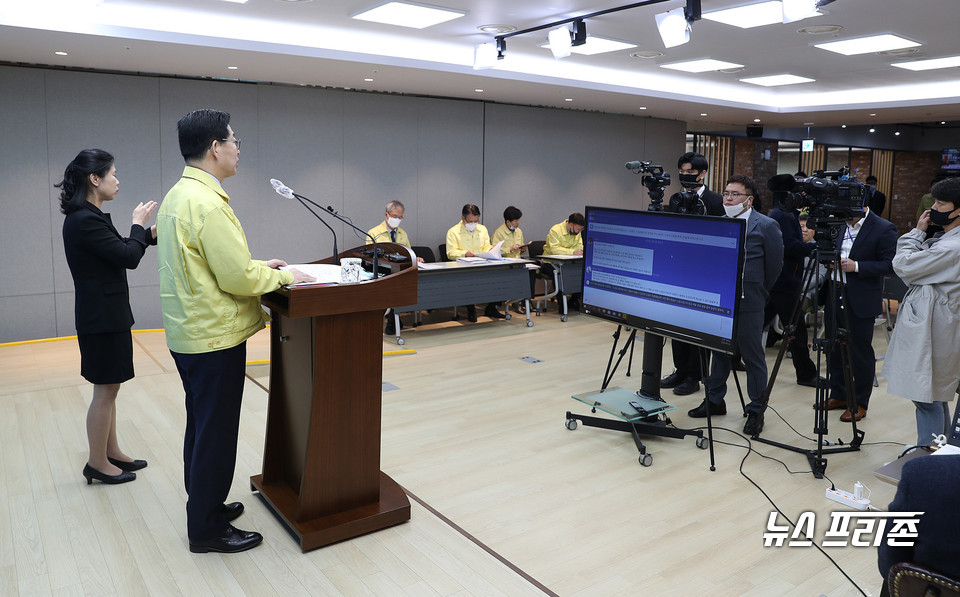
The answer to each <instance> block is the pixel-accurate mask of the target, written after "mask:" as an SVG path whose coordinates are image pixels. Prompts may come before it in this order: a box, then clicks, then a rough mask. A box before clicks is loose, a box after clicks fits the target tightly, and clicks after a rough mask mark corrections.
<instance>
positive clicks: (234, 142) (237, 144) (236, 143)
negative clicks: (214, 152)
mask: <svg viewBox="0 0 960 597" xmlns="http://www.w3.org/2000/svg"><path fill="white" fill-rule="evenodd" d="M219 141H220V142H221V143H223V142H226V141H230V142H232V143H233V144H235V145H236V146H237V149H238V150H239V149H240V139H236V138H235V139H219Z"/></svg>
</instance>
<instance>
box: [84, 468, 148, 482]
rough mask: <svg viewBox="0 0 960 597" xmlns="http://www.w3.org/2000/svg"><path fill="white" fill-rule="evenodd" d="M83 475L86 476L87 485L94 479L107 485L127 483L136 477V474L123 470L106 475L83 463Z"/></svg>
mask: <svg viewBox="0 0 960 597" xmlns="http://www.w3.org/2000/svg"><path fill="white" fill-rule="evenodd" d="M83 476H84V477H86V478H87V485H90V484H92V483H93V480H94V479H96V480H97V481H100V482H101V483H105V484H107V485H119V484H120V483H128V482H130V481H133V480H134V479H136V478H137V474H136V473H132V472H130V471H123V472H122V473H120V474H119V475H107V474H105V473H101V472H100V471H98V470H97V469H95V468H93V467H92V466H90V465H89V464H85V465H83Z"/></svg>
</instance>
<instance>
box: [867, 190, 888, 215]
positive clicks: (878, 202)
mask: <svg viewBox="0 0 960 597" xmlns="http://www.w3.org/2000/svg"><path fill="white" fill-rule="evenodd" d="M867 201H868V203H867V207H869V208H870V211H872V212H873V213H874V215H877V216H880V217H881V218H882V217H883V208H885V207H886V206H887V196H886V195H884V194H883V193H881V192H880V191H874V192H873V196H871V197H870V198H869V199H868V200H867Z"/></svg>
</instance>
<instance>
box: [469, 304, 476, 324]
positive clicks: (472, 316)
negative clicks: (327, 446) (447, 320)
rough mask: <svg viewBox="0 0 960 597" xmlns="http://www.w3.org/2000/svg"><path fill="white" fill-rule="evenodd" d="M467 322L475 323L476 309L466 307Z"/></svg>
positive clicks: (470, 306) (471, 306)
mask: <svg viewBox="0 0 960 597" xmlns="http://www.w3.org/2000/svg"><path fill="white" fill-rule="evenodd" d="M467 321H469V322H470V323H477V308H476V307H474V306H473V305H469V306H468V307H467Z"/></svg>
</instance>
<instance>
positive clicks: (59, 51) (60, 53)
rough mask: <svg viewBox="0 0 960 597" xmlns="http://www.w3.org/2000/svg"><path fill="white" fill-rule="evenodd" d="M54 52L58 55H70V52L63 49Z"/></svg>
mask: <svg viewBox="0 0 960 597" xmlns="http://www.w3.org/2000/svg"><path fill="white" fill-rule="evenodd" d="M54 54H56V55H57V56H68V54H67V53H66V52H64V51H62V50H57V51H56V52H54Z"/></svg>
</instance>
